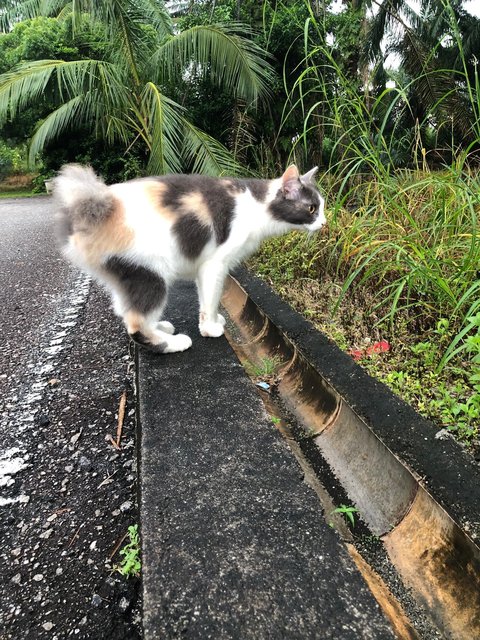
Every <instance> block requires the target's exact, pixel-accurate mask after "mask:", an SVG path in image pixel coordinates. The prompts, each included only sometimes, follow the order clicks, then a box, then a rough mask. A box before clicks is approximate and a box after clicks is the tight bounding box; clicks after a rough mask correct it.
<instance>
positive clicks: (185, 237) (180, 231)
mask: <svg viewBox="0 0 480 640" xmlns="http://www.w3.org/2000/svg"><path fill="white" fill-rule="evenodd" d="M173 233H174V235H175V236H176V238H177V240H178V242H179V244H180V249H181V251H182V253H183V254H184V255H185V256H187V258H190V260H194V259H195V258H198V256H199V255H200V254H201V253H202V250H203V248H204V246H205V245H206V244H207V242H208V241H209V240H210V238H211V237H212V232H211V231H210V228H209V227H207V226H206V225H204V224H202V223H201V222H200V221H199V220H198V218H197V217H196V216H195V215H194V214H193V213H192V214H187V215H185V216H182V217H181V218H179V219H178V220H177V222H176V223H175V224H174V225H173Z"/></svg>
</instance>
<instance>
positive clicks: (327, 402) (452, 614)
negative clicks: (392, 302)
mask: <svg viewBox="0 0 480 640" xmlns="http://www.w3.org/2000/svg"><path fill="white" fill-rule="evenodd" d="M239 278H240V280H241V282H242V284H240V283H239V281H238V280H236V279H234V278H230V280H229V282H228V285H227V288H226V291H225V294H224V297H223V300H222V304H223V305H224V307H225V309H226V311H227V312H228V315H229V317H230V320H231V323H230V334H229V336H228V338H229V341H230V342H231V344H232V346H233V347H234V349H235V350H236V351H237V354H238V355H239V357H240V359H241V360H245V359H247V360H249V361H250V362H257V363H260V362H262V361H264V360H265V358H268V359H269V360H270V361H271V362H275V363H277V366H276V370H275V372H274V384H273V385H272V390H273V392H270V393H269V394H268V398H266V401H267V407H269V410H270V411H271V412H275V413H277V414H278V415H279V416H285V415H287V416H288V415H289V416H291V417H293V418H294V420H293V422H294V423H295V425H296V426H295V428H294V431H293V435H292V437H293V439H294V440H293V441H292V447H293V449H294V451H295V452H296V455H297V457H300V458H301V459H300V463H301V464H302V466H303V467H304V468H306V467H307V466H308V467H309V468H310V469H311V470H312V471H313V474H312V475H313V481H312V482H313V483H315V482H318V483H319V489H318V491H317V493H319V495H321V497H323V501H324V505H325V501H326V504H329V501H330V500H331V502H332V503H338V497H337V500H336V499H335V496H329V495H328V487H327V490H324V487H325V482H323V480H324V478H325V477H327V476H328V477H329V478H330V480H331V479H332V478H335V479H336V481H337V482H336V483H335V482H334V483H332V484H337V485H338V484H339V485H340V487H338V486H337V487H336V489H335V490H334V491H335V492H337V493H339V494H340V495H342V496H344V499H345V500H348V501H349V503H350V504H352V503H353V504H355V506H356V507H357V509H358V511H359V514H360V515H361V518H362V520H363V522H364V523H365V524H366V526H367V527H368V530H369V531H370V532H371V534H372V535H373V536H374V537H375V538H376V539H377V540H380V541H381V543H382V545H383V547H384V549H385V551H386V553H387V554H388V557H389V559H390V561H391V563H392V565H393V566H394V568H395V570H396V572H397V573H398V576H399V577H400V579H401V581H402V583H403V584H404V585H405V586H406V588H407V590H411V592H412V593H413V595H414V597H415V599H416V600H417V602H418V603H419V606H420V608H421V609H423V611H425V612H426V615H427V616H428V617H429V618H430V620H431V622H432V624H433V625H434V627H435V628H436V629H438V631H439V633H440V637H448V638H455V639H458V640H460V639H461V640H472V639H473V638H480V549H479V547H478V546H477V544H476V543H475V540H476V539H478V535H479V533H480V523H479V522H478V519H479V514H480V509H479V505H480V489H479V485H478V479H479V472H478V465H476V464H475V463H474V461H473V460H471V459H470V458H469V457H468V455H467V454H466V453H465V452H464V451H463V450H462V449H461V448H460V447H459V446H458V445H457V444H456V443H455V442H453V441H451V440H450V439H448V440H446V441H443V440H437V439H435V431H434V430H433V427H432V426H431V425H430V424H429V423H428V422H427V421H425V420H423V419H422V418H421V417H420V416H418V415H417V414H415V413H414V412H413V410H411V408H409V407H407V406H406V405H404V404H403V403H402V402H401V401H399V400H398V399H397V398H395V397H394V396H393V394H391V393H390V392H389V391H388V390H387V389H386V388H385V387H383V385H380V384H379V383H376V382H375V381H373V380H372V379H371V378H369V377H368V376H367V375H366V374H365V372H363V370H361V369H360V367H358V366H357V365H356V364H354V363H353V361H352V360H351V358H349V357H348V356H346V355H345V354H343V353H342V352H340V351H339V350H338V349H337V348H336V347H335V346H334V345H332V344H331V343H329V342H328V341H327V340H326V339H324V338H323V337H321V340H320V342H319V334H318V332H316V331H315V330H313V328H312V327H311V325H310V324H309V323H308V322H306V321H305V320H304V319H303V318H301V316H299V315H298V314H296V313H295V312H293V311H292V310H291V309H290V308H289V307H288V306H287V305H285V304H284V303H282V302H281V301H280V300H279V299H278V298H277V297H276V296H275V295H274V294H272V292H271V291H270V290H269V289H268V288H266V287H265V285H264V284H262V283H261V282H260V281H258V280H256V279H254V278H252V277H251V276H250V275H249V274H247V273H246V272H241V273H240V275H239ZM242 285H243V286H242ZM232 323H233V324H232ZM286 422H289V423H291V422H292V421H291V420H288V419H287V420H286ZM325 510H326V512H327V508H326V509H325ZM472 519H474V521H472ZM475 519H476V521H475ZM350 550H351V553H352V555H353V557H354V559H355V560H356V563H357V566H359V568H360V569H361V571H362V573H363V574H364V577H365V579H366V581H367V583H368V584H369V585H370V586H371V589H372V592H373V593H374V595H375V596H376V597H377V600H378V601H379V603H380V605H381V606H382V607H383V609H384V611H385V613H386V614H387V616H388V617H390V619H391V620H392V621H393V623H394V626H395V628H396V632H397V635H398V636H399V637H402V638H407V637H408V638H411V637H415V632H414V631H413V630H412V628H411V626H410V625H409V623H408V620H405V619H403V615H402V613H401V612H400V610H401V608H400V607H398V606H397V603H396V602H395V599H394V598H391V597H390V596H388V595H385V594H386V593H387V594H388V589H385V588H384V586H383V585H382V581H381V580H378V579H377V577H376V574H375V572H373V571H371V568H370V567H369V566H368V562H365V561H364V560H363V559H362V557H361V555H359V554H358V553H357V552H356V551H355V550H354V549H353V548H351V549H350Z"/></svg>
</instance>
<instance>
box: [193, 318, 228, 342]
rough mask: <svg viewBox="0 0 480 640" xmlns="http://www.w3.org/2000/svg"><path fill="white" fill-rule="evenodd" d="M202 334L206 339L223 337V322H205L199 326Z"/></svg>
mask: <svg viewBox="0 0 480 640" xmlns="http://www.w3.org/2000/svg"><path fill="white" fill-rule="evenodd" d="M198 328H199V329H200V333H201V335H202V336H203V337H204V338H219V337H220V336H223V332H224V329H223V324H222V323H221V322H212V321H211V320H204V321H203V322H200V324H199V325H198Z"/></svg>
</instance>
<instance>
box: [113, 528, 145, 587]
mask: <svg viewBox="0 0 480 640" xmlns="http://www.w3.org/2000/svg"><path fill="white" fill-rule="evenodd" d="M127 536H128V538H129V540H128V542H127V544H126V545H125V546H124V547H123V548H122V549H120V552H119V553H120V555H121V556H123V560H122V561H121V562H120V564H118V565H116V566H115V569H116V571H118V572H119V573H121V574H122V576H125V577H127V578H133V577H138V576H139V575H140V570H141V568H142V565H141V561H140V536H139V533H138V524H134V525H131V526H130V527H128V533H127Z"/></svg>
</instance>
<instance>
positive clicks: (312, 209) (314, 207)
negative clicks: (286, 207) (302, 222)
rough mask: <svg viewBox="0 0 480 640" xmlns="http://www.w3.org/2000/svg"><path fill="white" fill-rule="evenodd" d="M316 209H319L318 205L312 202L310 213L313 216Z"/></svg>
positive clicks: (309, 208)
mask: <svg viewBox="0 0 480 640" xmlns="http://www.w3.org/2000/svg"><path fill="white" fill-rule="evenodd" d="M316 210H317V207H316V206H315V205H314V204H311V205H310V206H309V207H308V213H309V214H310V215H312V216H313V214H314V213H315V211H316Z"/></svg>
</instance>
